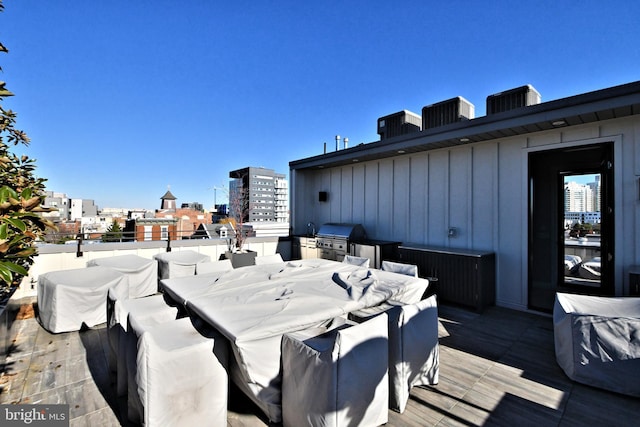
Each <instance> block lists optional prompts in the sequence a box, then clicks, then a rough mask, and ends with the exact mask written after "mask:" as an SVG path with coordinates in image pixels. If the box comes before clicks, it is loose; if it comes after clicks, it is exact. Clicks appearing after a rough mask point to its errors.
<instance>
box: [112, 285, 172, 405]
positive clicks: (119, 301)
mask: <svg viewBox="0 0 640 427" xmlns="http://www.w3.org/2000/svg"><path fill="white" fill-rule="evenodd" d="M132 311H134V312H136V313H138V316H149V317H152V318H154V319H158V320H157V321H160V322H166V321H168V320H172V319H175V318H176V316H177V315H178V309H177V308H175V307H170V306H169V305H167V303H166V302H165V300H164V296H163V295H161V294H156V295H152V296H148V297H143V298H135V299H126V298H122V297H121V296H119V295H118V294H117V293H116V292H115V291H114V290H113V289H110V290H109V294H108V299H107V335H108V338H109V368H110V370H111V372H114V373H115V374H116V392H117V394H118V396H126V394H127V369H126V368H127V365H126V336H125V334H126V332H127V321H128V317H129V313H130V312H132Z"/></svg>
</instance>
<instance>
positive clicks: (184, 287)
mask: <svg viewBox="0 0 640 427" xmlns="http://www.w3.org/2000/svg"><path fill="white" fill-rule="evenodd" d="M226 261H228V260H226ZM215 262H219V261H214V262H213V263H215ZM202 264H212V263H202ZM269 276H270V273H269V271H264V270H262V269H257V268H256V267H254V266H251V267H249V268H247V267H243V268H236V269H231V270H227V271H217V272H210V273H207V274H197V275H195V276H186V277H176V278H173V279H163V280H161V281H160V289H162V290H163V292H164V293H165V295H166V296H168V297H169V298H170V299H171V300H172V301H174V302H175V303H176V304H178V305H185V304H186V303H187V301H189V300H191V299H194V298H198V297H199V296H204V295H206V294H207V293H209V292H215V290H216V287H217V286H219V285H220V284H225V286H227V287H232V286H233V285H234V284H237V285H238V286H241V285H243V284H247V283H252V281H256V282H261V281H264V280H269Z"/></svg>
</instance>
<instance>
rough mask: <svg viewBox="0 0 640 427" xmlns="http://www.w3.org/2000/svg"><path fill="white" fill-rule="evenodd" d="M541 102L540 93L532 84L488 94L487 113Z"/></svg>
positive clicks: (500, 111)
mask: <svg viewBox="0 0 640 427" xmlns="http://www.w3.org/2000/svg"><path fill="white" fill-rule="evenodd" d="M536 104H540V93H538V91H537V90H535V89H534V88H533V86H531V85H526V86H520V87H517V88H515V89H510V90H506V91H504V92H500V93H496V94H494V95H489V96H487V115H489V114H495V113H502V112H505V111H509V110H513V109H516V108H520V107H527V106H529V105H536Z"/></svg>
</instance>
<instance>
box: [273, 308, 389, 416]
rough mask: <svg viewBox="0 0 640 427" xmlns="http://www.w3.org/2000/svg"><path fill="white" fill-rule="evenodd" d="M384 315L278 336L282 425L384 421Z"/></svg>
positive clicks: (385, 368) (387, 395) (386, 393)
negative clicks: (320, 329) (362, 321)
mask: <svg viewBox="0 0 640 427" xmlns="http://www.w3.org/2000/svg"><path fill="white" fill-rule="evenodd" d="M387 322H388V320H387V316H386V315H385V314H382V315H381V316H378V317H375V318H373V319H371V320H369V321H367V322H364V323H362V324H348V323H347V324H344V325H343V326H341V327H337V328H335V329H332V330H329V331H328V332H326V333H323V334H321V335H316V334H317V332H316V330H314V329H311V330H307V331H299V332H294V333H289V334H285V335H284V336H283V338H282V421H283V426H284V427H301V426H327V427H331V426H379V425H381V424H385V423H386V422H387V421H388V415H389V414H388V409H387V406H388V399H389V382H388V377H387V375H388V372H387V369H388V366H387V364H388V358H387V356H388V350H387V348H388V342H387Z"/></svg>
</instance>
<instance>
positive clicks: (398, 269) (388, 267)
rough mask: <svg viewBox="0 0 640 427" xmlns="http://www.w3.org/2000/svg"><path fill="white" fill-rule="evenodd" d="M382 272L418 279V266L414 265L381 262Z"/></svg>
mask: <svg viewBox="0 0 640 427" xmlns="http://www.w3.org/2000/svg"><path fill="white" fill-rule="evenodd" d="M380 267H381V269H382V270H384V271H392V272H394V273H400V274H406V275H407V276H413V277H418V266H417V265H414V264H403V263H400V262H393V261H382V265H381V266H380Z"/></svg>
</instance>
